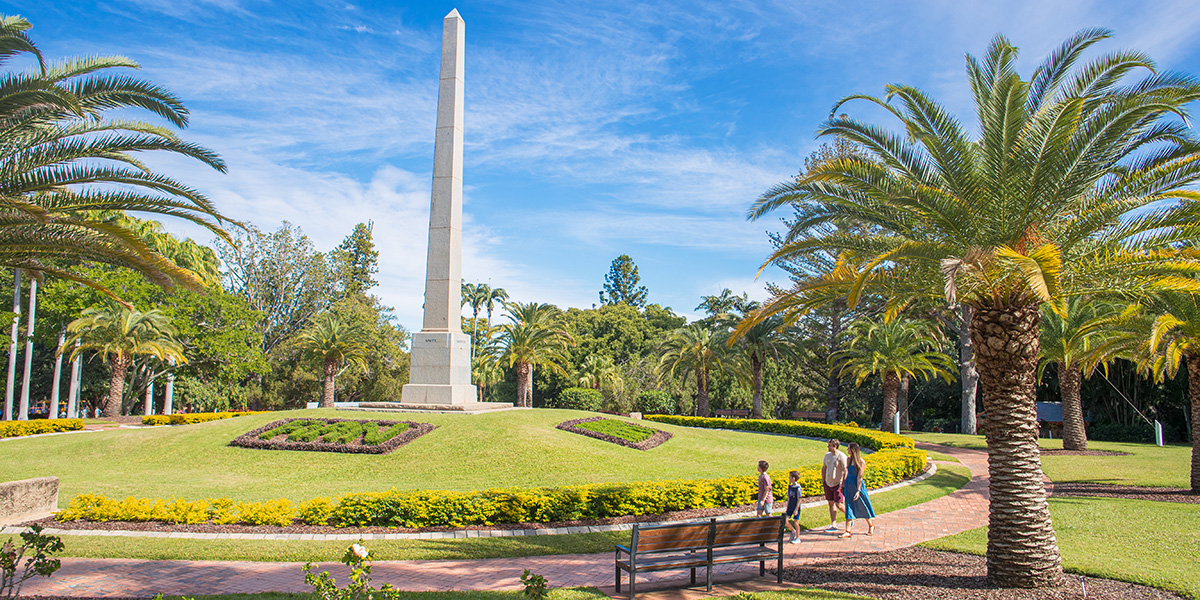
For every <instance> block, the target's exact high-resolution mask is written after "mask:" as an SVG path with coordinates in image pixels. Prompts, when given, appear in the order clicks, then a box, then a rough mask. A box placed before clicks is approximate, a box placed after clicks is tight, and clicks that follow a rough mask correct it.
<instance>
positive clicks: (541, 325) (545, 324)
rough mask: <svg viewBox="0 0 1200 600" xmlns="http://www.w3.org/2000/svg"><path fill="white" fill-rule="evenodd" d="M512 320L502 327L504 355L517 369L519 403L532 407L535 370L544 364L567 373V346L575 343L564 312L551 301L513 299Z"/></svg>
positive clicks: (509, 363)
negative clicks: (568, 331) (550, 302)
mask: <svg viewBox="0 0 1200 600" xmlns="http://www.w3.org/2000/svg"><path fill="white" fill-rule="evenodd" d="M507 308H508V319H509V322H508V323H505V324H503V325H501V326H500V336H499V338H498V341H499V344H500V345H501V346H502V347H503V348H504V355H503V356H504V358H505V359H506V360H507V361H508V365H509V366H510V367H515V368H516V371H517V404H518V406H526V407H531V406H533V369H534V367H536V366H543V367H546V368H548V369H550V370H551V371H554V372H556V373H561V374H563V375H566V369H564V368H563V365H565V364H567V362H568V360H567V348H568V347H569V346H570V345H571V344H572V343H574V340H572V338H571V334H569V333H567V329H566V325H565V324H564V322H563V318H562V312H561V311H559V310H558V309H557V308H555V307H554V306H552V305H550V304H538V303H537V302H526V303H521V302H512V303H509V304H508V305H507Z"/></svg>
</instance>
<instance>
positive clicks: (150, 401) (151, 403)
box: [142, 379, 154, 417]
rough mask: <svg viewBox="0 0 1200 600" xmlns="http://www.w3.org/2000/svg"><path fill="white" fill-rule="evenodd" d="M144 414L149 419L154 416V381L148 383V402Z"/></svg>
mask: <svg viewBox="0 0 1200 600" xmlns="http://www.w3.org/2000/svg"><path fill="white" fill-rule="evenodd" d="M144 404H145V407H144V409H143V410H142V414H143V415H146V416H147V417H148V416H150V415H152V414H154V380H153V379H151V380H150V381H147V382H146V402H145V403H144Z"/></svg>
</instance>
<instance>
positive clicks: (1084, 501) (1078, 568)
mask: <svg viewBox="0 0 1200 600" xmlns="http://www.w3.org/2000/svg"><path fill="white" fill-rule="evenodd" d="M1050 516H1051V518H1052V519H1053V520H1054V531H1055V533H1056V534H1057V535H1058V545H1059V549H1060V550H1061V551H1062V556H1063V566H1064V567H1065V568H1066V569H1067V570H1068V571H1070V572H1073V573H1081V574H1084V575H1089V576H1094V577H1104V578H1109V579H1120V580H1123V581H1131V582H1134V583H1140V584H1143V585H1150V586H1154V587H1158V588H1163V589H1168V590H1172V591H1175V592H1178V593H1181V594H1184V595H1187V596H1189V597H1191V598H1200V568H1197V566H1196V557H1200V510H1198V509H1197V506H1196V505H1194V504H1178V503H1172V502H1151V501H1148V500H1124V499H1110V498H1051V499H1050ZM922 545H923V546H927V547H930V548H936V549H939V550H953V551H956V552H967V553H971V554H983V553H984V551H985V550H986V548H987V528H986V527H985V528H981V529H975V530H972V531H967V532H964V533H960V534H958V535H952V536H948V537H944V538H941V539H938V540H934V541H931V542H927V543H925V544H922Z"/></svg>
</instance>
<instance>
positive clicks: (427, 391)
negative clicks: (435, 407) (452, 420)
mask: <svg viewBox="0 0 1200 600" xmlns="http://www.w3.org/2000/svg"><path fill="white" fill-rule="evenodd" d="M400 401H401V403H403V404H476V403H478V402H479V390H478V389H476V388H475V386H473V385H469V384H468V385H447V384H436V383H410V384H407V385H405V386H404V390H403V391H402V392H401V393H400Z"/></svg>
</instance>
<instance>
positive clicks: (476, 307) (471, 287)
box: [461, 282, 487, 360]
mask: <svg viewBox="0 0 1200 600" xmlns="http://www.w3.org/2000/svg"><path fill="white" fill-rule="evenodd" d="M486 287H487V284H486V283H480V284H474V283H466V282H463V284H462V294H461V296H462V305H463V306H470V307H471V359H472V360H474V359H475V351H476V346H478V345H479V340H478V339H476V334H477V333H478V332H479V328H478V327H477V324H478V323H479V311H480V309H482V308H483V303H484V302H485V301H486V299H485V298H484V296H483V294H482V292H483V288H486Z"/></svg>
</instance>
